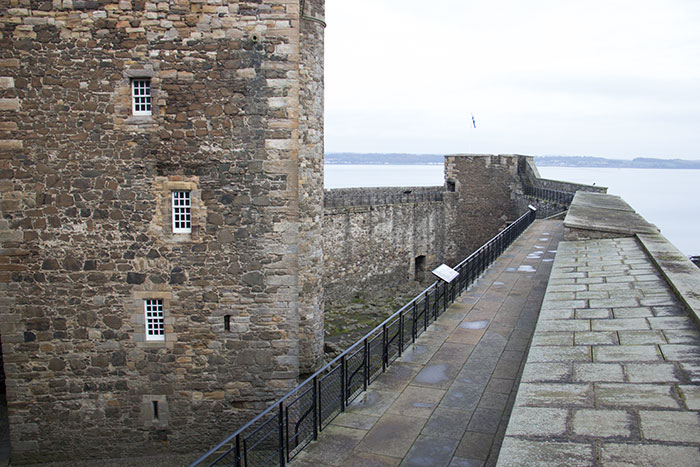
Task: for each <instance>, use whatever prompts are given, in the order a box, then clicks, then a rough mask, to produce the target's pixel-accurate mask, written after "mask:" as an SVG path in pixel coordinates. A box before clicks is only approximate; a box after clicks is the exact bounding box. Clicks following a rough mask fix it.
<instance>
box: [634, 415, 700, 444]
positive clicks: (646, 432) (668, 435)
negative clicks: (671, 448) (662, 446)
mask: <svg viewBox="0 0 700 467" xmlns="http://www.w3.org/2000/svg"><path fill="white" fill-rule="evenodd" d="M639 419H640V423H641V426H640V428H641V432H642V437H643V438H644V439H651V440H654V441H668V442H674V443H700V415H699V414H698V413H697V412H678V411H675V410H674V411H659V410H654V411H645V410H641V411H639Z"/></svg>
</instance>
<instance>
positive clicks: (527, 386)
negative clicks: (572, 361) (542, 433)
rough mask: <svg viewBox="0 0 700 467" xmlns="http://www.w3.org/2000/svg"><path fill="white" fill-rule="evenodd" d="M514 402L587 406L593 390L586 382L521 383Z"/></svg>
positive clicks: (532, 404) (540, 405)
mask: <svg viewBox="0 0 700 467" xmlns="http://www.w3.org/2000/svg"><path fill="white" fill-rule="evenodd" d="M516 403H517V405H519V406H525V405H529V406H538V407H547V406H562V407H587V406H591V405H592V404H593V392H592V388H591V386H590V385H588V384H575V383H522V384H521V385H520V387H519V388H518V397H517V400H516Z"/></svg>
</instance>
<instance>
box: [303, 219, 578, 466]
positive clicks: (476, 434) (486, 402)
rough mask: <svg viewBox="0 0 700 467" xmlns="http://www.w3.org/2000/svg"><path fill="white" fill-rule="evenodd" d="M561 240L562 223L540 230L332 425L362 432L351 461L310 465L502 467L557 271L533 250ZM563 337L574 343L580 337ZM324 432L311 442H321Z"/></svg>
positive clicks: (316, 458)
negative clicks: (550, 282) (524, 376)
mask: <svg viewBox="0 0 700 467" xmlns="http://www.w3.org/2000/svg"><path fill="white" fill-rule="evenodd" d="M543 232H548V234H547V235H545V234H544V233H543ZM562 235H563V225H562V223H561V222H560V221H537V222H536V223H534V224H533V225H532V226H531V227H530V228H529V229H528V230H527V231H526V232H525V233H524V234H523V235H521V237H520V238H519V239H518V240H517V241H516V242H515V243H514V244H513V245H512V246H511V247H510V249H509V250H508V253H507V254H504V255H501V257H500V258H499V259H498V260H497V261H496V263H495V264H494V265H492V267H491V268H490V269H489V270H488V271H487V272H486V273H485V274H484V275H483V276H482V277H481V278H480V279H479V280H478V282H477V283H476V284H475V285H474V286H473V287H472V289H471V290H469V291H468V292H467V293H465V294H463V296H462V297H459V298H458V299H457V301H456V304H455V305H454V306H453V307H452V308H450V309H449V310H448V311H447V312H445V313H444V314H443V315H442V316H441V317H440V318H439V319H438V321H437V322H436V323H435V324H433V325H431V326H430V327H429V328H428V330H426V331H425V332H424V333H423V334H422V335H421V336H420V337H419V338H418V340H417V342H416V343H415V344H414V345H413V346H411V347H410V348H409V349H407V350H406V351H405V352H404V353H403V355H402V357H400V358H399V359H398V360H397V361H396V362H395V363H394V365H393V366H391V367H390V368H389V370H388V371H387V373H385V374H383V375H380V376H379V377H378V378H377V381H376V383H374V384H373V386H371V387H370V390H369V391H368V392H367V393H365V394H364V395H361V396H360V397H359V398H358V399H357V400H356V401H355V402H353V403H352V404H351V405H350V407H348V410H347V412H346V413H344V414H340V415H339V416H338V417H337V418H336V420H335V421H334V422H332V423H331V426H339V427H343V428H346V429H354V430H357V431H360V432H362V433H364V436H363V437H362V439H361V441H359V442H357V443H355V441H354V440H353V441H352V443H353V445H354V447H353V449H352V452H351V453H350V455H348V453H347V450H340V451H339V452H340V453H342V455H343V457H342V458H340V457H337V458H335V459H332V458H329V457H324V458H323V459H321V458H320V456H317V455H314V456H311V457H309V458H308V460H311V461H321V460H322V462H323V463H322V464H320V463H319V462H314V463H315V464H317V465H318V467H322V466H325V465H334V466H335V465H339V466H343V465H346V466H349V465H370V466H371V465H377V466H384V465H406V466H409V465H420V466H485V465H488V466H492V465H495V463H496V459H497V458H498V453H499V450H500V448H501V444H502V440H503V436H504V434H505V428H506V425H507V423H508V418H509V415H510V410H511V409H512V406H513V403H514V401H515V397H516V391H517V389H518V384H517V381H518V380H519V378H520V372H521V371H522V367H523V360H524V358H525V355H526V353H527V352H526V351H527V349H528V346H529V342H530V339H531V337H532V333H533V330H534V326H535V323H536V321H537V316H538V313H539V309H540V305H541V302H542V299H543V297H544V294H545V291H546V285H547V280H548V277H549V271H550V270H551V268H552V263H551V262H550V263H546V262H544V261H543V259H544V258H545V257H546V256H547V254H537V255H535V254H533V251H541V252H545V251H549V250H556V249H557V245H558V243H559V241H560V239H561V237H562ZM535 245H537V246H540V247H542V248H535ZM528 255H529V256H530V258H528ZM550 257H551V254H550ZM586 323H588V321H586ZM566 335H567V336H568V339H567V343H569V345H571V346H573V330H572V331H571V332H569V333H567V334H566ZM572 348H573V347H572ZM588 359H589V360H590V354H589V356H588ZM394 368H395V369H394ZM566 372H567V375H570V373H571V369H570V368H568V369H567V370H566ZM324 432H325V430H324ZM324 432H322V433H321V435H320V437H319V441H318V442H316V443H312V445H316V446H322V445H323V444H324V442H325V441H324V439H325V434H324ZM353 433H354V432H353ZM316 449H319V448H316ZM311 452H312V453H313V452H316V451H311ZM303 455H304V454H303V453H302V455H300V458H301V459H304V458H303ZM339 455H340V454H339ZM295 462H296V461H295ZM303 462H304V463H302V464H301V465H311V463H309V464H305V462H307V460H306V459H304V461H303ZM363 462H364V463H363ZM291 465H294V463H292V464H291Z"/></svg>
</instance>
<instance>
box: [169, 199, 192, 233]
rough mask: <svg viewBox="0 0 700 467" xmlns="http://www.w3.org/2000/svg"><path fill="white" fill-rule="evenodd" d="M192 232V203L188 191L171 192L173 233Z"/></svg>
mask: <svg viewBox="0 0 700 467" xmlns="http://www.w3.org/2000/svg"><path fill="white" fill-rule="evenodd" d="M190 232H192V202H191V200H190V192H189V191H173V233H190Z"/></svg>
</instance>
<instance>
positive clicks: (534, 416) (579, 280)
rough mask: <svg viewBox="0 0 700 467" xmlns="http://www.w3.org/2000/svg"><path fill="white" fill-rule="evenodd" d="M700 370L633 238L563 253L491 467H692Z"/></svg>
mask: <svg viewBox="0 0 700 467" xmlns="http://www.w3.org/2000/svg"><path fill="white" fill-rule="evenodd" d="M691 272H695V271H691ZM695 286H696V287H697V282H696V283H695ZM699 369H700V332H698V329H697V327H696V326H695V324H694V323H693V321H692V320H691V317H690V316H689V314H688V311H687V309H686V308H684V307H683V306H682V305H681V303H680V302H679V301H678V299H677V298H676V296H675V295H674V293H673V292H672V291H671V289H670V288H669V287H668V285H667V283H666V282H665V280H664V279H663V278H662V276H661V274H660V273H659V271H658V270H657V268H656V267H655V266H654V264H652V262H651V261H650V259H649V258H648V256H647V254H646V253H645V252H644V251H643V249H642V248H641V246H640V244H639V243H638V241H637V239H635V238H617V239H608V240H587V241H575V242H561V243H560V244H559V248H558V253H557V255H556V259H555V262H554V268H553V270H552V274H551V277H550V280H549V287H548V291H547V294H546V296H545V299H544V302H543V304H542V312H541V314H540V321H539V323H538V324H537V328H536V330H535V334H534V337H533V342H532V347H531V350H530V354H529V356H528V358H527V363H526V365H525V368H524V371H523V374H522V383H521V385H520V388H519V390H518V394H517V399H516V402H515V407H514V409H513V412H512V416H511V419H510V423H509V425H508V429H507V432H506V436H505V440H504V442H503V447H502V449H501V452H500V455H499V459H498V465H499V466H503V467H506V466H523V465H537V466H542V465H578V466H588V465H645V466H647V465H650V466H698V465H700V404H699V403H698V402H699V399H698V397H699V395H700V371H699Z"/></svg>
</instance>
